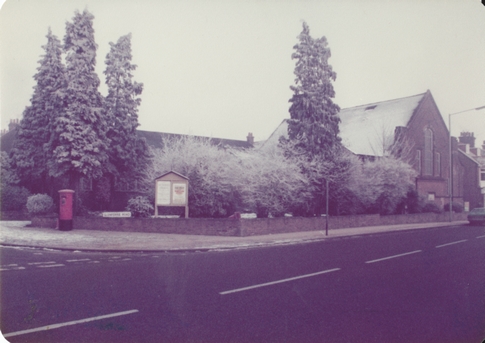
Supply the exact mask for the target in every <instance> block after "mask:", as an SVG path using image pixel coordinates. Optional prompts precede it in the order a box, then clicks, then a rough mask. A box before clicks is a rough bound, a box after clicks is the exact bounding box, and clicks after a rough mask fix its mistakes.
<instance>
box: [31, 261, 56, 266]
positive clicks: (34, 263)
mask: <svg viewBox="0 0 485 343" xmlns="http://www.w3.org/2000/svg"><path fill="white" fill-rule="evenodd" d="M54 263H57V262H55V261H49V262H30V263H27V264H28V265H29V266H36V265H39V264H54Z"/></svg>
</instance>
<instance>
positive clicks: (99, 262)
mask: <svg viewBox="0 0 485 343" xmlns="http://www.w3.org/2000/svg"><path fill="white" fill-rule="evenodd" d="M88 263H100V262H99V261H91V262H88Z"/></svg>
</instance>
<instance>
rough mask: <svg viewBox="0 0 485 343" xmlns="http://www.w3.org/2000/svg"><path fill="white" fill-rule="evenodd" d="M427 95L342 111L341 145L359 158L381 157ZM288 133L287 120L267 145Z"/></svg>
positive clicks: (286, 135)
mask: <svg viewBox="0 0 485 343" xmlns="http://www.w3.org/2000/svg"><path fill="white" fill-rule="evenodd" d="M425 95H426V93H422V94H418V95H413V96H409V97H406V98H400V99H394V100H388V101H381V102H376V103H372V104H366V105H361V106H356V107H350V108H345V109H342V110H340V113H339V117H340V119H341V122H340V125H339V128H340V137H341V138H342V145H343V146H344V147H345V148H347V149H348V150H350V151H351V152H353V153H354V154H356V155H367V156H382V155H383V153H384V149H383V145H387V144H389V143H392V142H393V140H394V130H395V129H396V127H398V126H404V127H405V126H407V125H408V123H409V120H410V119H411V117H412V115H413V114H414V111H415V110H416V108H417V107H418V105H419V102H420V101H421V100H422V99H423V97H424V96H425ZM287 130H288V124H287V119H285V120H283V121H282V122H281V124H280V125H279V126H278V127H277V128H276V129H275V131H274V132H273V133H272V134H271V136H270V137H269V138H268V140H267V143H266V144H277V143H278V140H279V138H280V137H281V136H285V137H288V132H287Z"/></svg>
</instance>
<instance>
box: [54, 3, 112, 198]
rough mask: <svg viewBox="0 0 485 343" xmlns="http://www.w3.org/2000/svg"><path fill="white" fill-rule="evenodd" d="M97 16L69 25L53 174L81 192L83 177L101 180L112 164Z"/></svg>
mask: <svg viewBox="0 0 485 343" xmlns="http://www.w3.org/2000/svg"><path fill="white" fill-rule="evenodd" d="M93 19H94V16H93V15H92V14H91V13H89V12H88V11H87V10H84V12H83V13H79V11H76V12H75V15H74V17H73V19H72V22H67V23H66V34H65V37H64V50H65V52H66V79H67V88H66V94H65V101H66V104H67V105H66V109H65V111H64V112H63V113H62V114H61V115H60V116H59V117H57V118H56V120H55V123H54V129H55V136H54V137H53V139H51V141H50V147H51V149H52V151H53V154H52V158H51V159H49V173H50V174H51V175H53V176H56V177H57V176H68V177H69V183H70V187H73V188H74V189H75V190H78V186H79V179H80V177H82V176H86V177H89V178H93V179H96V178H99V177H100V176H101V175H102V173H103V169H104V168H106V164H107V162H108V156H107V146H108V144H109V141H108V139H107V137H106V131H107V123H106V118H105V112H104V108H103V101H104V99H103V97H102V95H101V94H100V93H99V91H98V86H99V83H100V82H99V78H98V76H97V74H96V72H95V66H96V49H97V44H96V43H95V40H94V29H93Z"/></svg>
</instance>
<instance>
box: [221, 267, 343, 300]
mask: <svg viewBox="0 0 485 343" xmlns="http://www.w3.org/2000/svg"><path fill="white" fill-rule="evenodd" d="M337 270H340V268H334V269H328V270H323V271H320V272H316V273H311V274H305V275H300V276H295V277H291V278H288V279H282V280H277V281H271V282H266V283H260V284H258V285H253V286H248V287H242V288H236V289H231V290H229V291H224V292H219V294H220V295H225V294H230V293H237V292H243V291H247V290H250V289H254V288H260V287H266V286H271V285H276V284H278V283H283V282H288V281H294V280H298V279H303V278H307V277H312V276H317V275H321V274H326V273H331V272H336V271H337Z"/></svg>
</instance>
